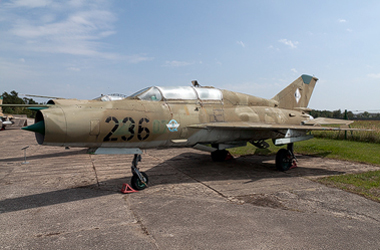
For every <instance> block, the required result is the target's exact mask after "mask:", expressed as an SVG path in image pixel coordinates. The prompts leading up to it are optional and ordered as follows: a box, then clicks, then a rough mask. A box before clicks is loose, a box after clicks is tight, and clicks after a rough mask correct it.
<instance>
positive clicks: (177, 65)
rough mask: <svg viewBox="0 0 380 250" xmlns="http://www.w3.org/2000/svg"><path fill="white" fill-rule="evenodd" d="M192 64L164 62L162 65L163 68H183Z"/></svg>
mask: <svg viewBox="0 0 380 250" xmlns="http://www.w3.org/2000/svg"><path fill="white" fill-rule="evenodd" d="M192 64H194V63H191V62H185V61H166V62H165V64H164V65H163V66H164V67H185V66H189V65H192Z"/></svg>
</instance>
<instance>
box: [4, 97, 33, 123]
mask: <svg viewBox="0 0 380 250" xmlns="http://www.w3.org/2000/svg"><path fill="white" fill-rule="evenodd" d="M2 97H3V104H38V103H37V102H36V101H34V100H33V99H32V98H26V97H24V98H20V97H19V96H18V93H17V92H16V91H14V90H13V91H11V92H10V93H7V92H4V93H3V94H2ZM2 108H3V113H4V114H17V115H27V116H28V117H32V118H34V117H35V115H36V112H35V111H34V110H29V109H28V108H26V107H2Z"/></svg>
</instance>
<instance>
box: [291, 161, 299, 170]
mask: <svg viewBox="0 0 380 250" xmlns="http://www.w3.org/2000/svg"><path fill="white" fill-rule="evenodd" d="M296 167H298V166H297V162H296V161H293V165H292V166H291V167H290V168H289V169H293V168H296Z"/></svg>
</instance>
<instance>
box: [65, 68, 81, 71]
mask: <svg viewBox="0 0 380 250" xmlns="http://www.w3.org/2000/svg"><path fill="white" fill-rule="evenodd" d="M67 70H70V71H77V72H79V71H80V68H75V67H69V68H67Z"/></svg>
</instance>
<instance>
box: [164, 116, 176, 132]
mask: <svg viewBox="0 0 380 250" xmlns="http://www.w3.org/2000/svg"><path fill="white" fill-rule="evenodd" d="M166 127H168V129H169V131H170V132H175V131H178V127H179V124H178V122H177V121H176V120H174V119H172V120H171V121H170V122H169V123H168V124H166Z"/></svg>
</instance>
